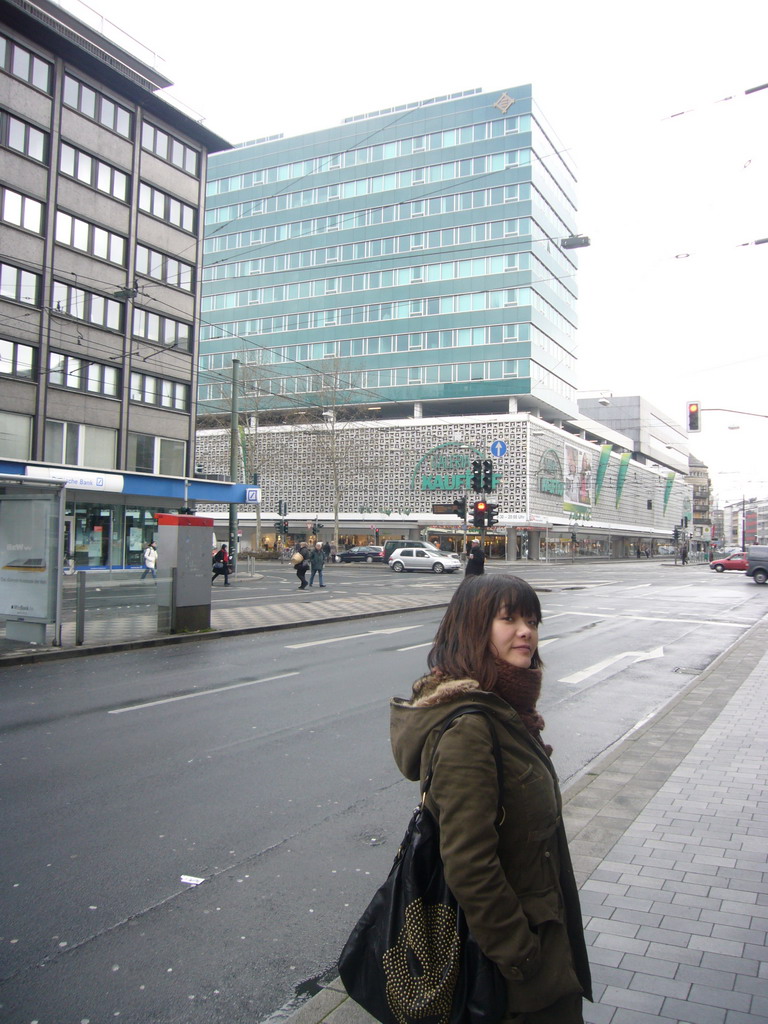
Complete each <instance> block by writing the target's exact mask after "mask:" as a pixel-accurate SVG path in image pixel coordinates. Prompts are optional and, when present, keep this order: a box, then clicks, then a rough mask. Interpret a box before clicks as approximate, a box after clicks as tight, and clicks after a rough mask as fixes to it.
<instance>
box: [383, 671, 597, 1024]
mask: <svg viewBox="0 0 768 1024" xmlns="http://www.w3.org/2000/svg"><path fill="white" fill-rule="evenodd" d="M425 681H426V682H427V683H428V685H426V686H424V685H423V684H424V682H425ZM417 688H418V689H417V692H418V693H419V697H418V698H417V699H415V700H413V701H406V700H403V699H400V698H394V699H393V700H392V702H391V706H390V710H391V740H392V749H393V752H394V756H395V761H396V762H397V765H398V767H399V768H400V770H401V771H402V773H403V775H405V777H406V778H408V779H411V780H413V781H416V780H417V779H418V780H420V781H421V784H422V788H423V782H424V773H425V770H426V767H427V765H428V763H429V759H430V757H431V755H432V751H433V747H434V744H435V740H436V737H437V733H438V732H439V728H440V726H441V724H442V723H443V721H444V720H445V719H446V718H447V717H448V716H449V715H450V714H452V713H453V712H454V711H456V710H457V709H458V708H460V707H463V706H468V705H475V706H478V705H480V706H482V707H483V708H484V709H486V710H487V711H489V712H490V714H491V715H492V717H493V722H494V727H495V729H496V734H497V736H498V739H499V744H500V747H501V752H502V762H503V769H504V794H503V804H504V817H503V819H502V821H501V824H499V825H498V827H497V822H496V818H497V809H498V784H497V776H496V763H495V760H494V756H493V747H492V744H491V738H490V732H489V727H488V722H487V720H486V719H485V717H484V716H481V715H465V716H464V717H461V718H458V719H457V720H456V721H455V722H454V723H453V724H452V725H451V726H450V727H449V728H448V730H447V731H446V733H445V734H444V735H443V738H442V739H441V741H440V743H439V746H438V748H437V751H436V753H435V757H434V763H433V764H434V767H433V778H432V785H431V788H430V790H429V793H428V796H427V807H428V808H429V810H430V812H431V813H432V814H433V815H434V816H435V818H436V819H437V821H438V823H439V826H440V852H441V856H442V859H443V864H444V867H445V875H446V881H447V882H448V885H449V886H450V888H451V890H452V891H453V894H454V896H455V897H456V899H457V900H458V902H459V905H460V906H461V907H462V909H463V910H464V913H465V915H466V917H467V923H468V925H469V928H470V931H471V932H472V934H473V935H474V937H475V939H476V940H477V942H478V944H479V946H480V948H481V949H482V950H483V951H484V953H485V954H486V955H487V956H488V957H490V959H491V960H493V961H494V962H495V963H497V964H498V966H499V968H500V969H501V972H502V974H503V975H504V977H505V978H506V980H507V989H508V993H509V1012H510V1013H525V1012H530V1011H533V1010H540V1009H543V1008H545V1007H547V1006H550V1005H552V1004H553V1003H555V1002H556V1001H557V1000H559V999H561V998H562V997H564V996H568V995H577V994H578V993H582V994H583V995H584V996H586V997H587V998H589V999H591V998H592V993H591V985H590V974H589V965H588V962H587V955H586V947H585V943H584V936H583V930H582V921H581V911H580V908H579V899H578V890H577V887H576V883H575V880H574V877H573V869H572V866H571V861H570V856H569V853H568V846H567V842H566V837H565V831H564V828H563V823H562V818H561V810H562V804H561V799H560V791H559V788H558V784H557V777H556V775H555V772H554V768H553V767H552V763H551V761H550V760H549V758H548V757H547V754H546V753H545V751H544V748H543V747H542V745H541V744H540V743H539V742H537V741H536V740H535V739H534V737H533V736H532V735H531V734H530V732H529V731H528V730H527V729H526V727H525V725H524V724H523V722H522V720H521V719H520V718H519V716H518V715H517V713H516V712H515V711H514V710H513V709H512V708H511V707H510V705H509V704H507V702H506V701H504V700H502V699H501V698H500V697H498V696H497V695H496V694H493V693H488V692H485V691H483V690H481V689H480V686H479V684H478V683H477V682H475V681H474V680H472V679H464V680H456V679H447V680H441V679H436V678H435V677H427V680H420V681H419V684H417ZM580 1020H581V1017H580V1016H579V1017H574V1018H573V1021H580ZM563 1024H571V1020H570V1019H569V1020H568V1021H565V1020H564V1021H563Z"/></svg>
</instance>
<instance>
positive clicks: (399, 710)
mask: <svg viewBox="0 0 768 1024" xmlns="http://www.w3.org/2000/svg"><path fill="white" fill-rule="evenodd" d="M465 704H482V705H483V707H484V708H486V709H487V710H488V711H490V712H491V713H492V714H493V715H494V717H496V718H498V719H499V720H500V721H502V722H503V723H504V724H505V725H506V726H507V728H510V729H513V730H514V731H515V732H517V731H519V732H520V734H521V736H522V737H523V738H524V742H526V743H528V742H529V737H528V735H527V729H526V728H525V726H524V725H523V724H522V722H521V721H520V718H519V717H518V715H517V714H516V713H515V711H514V710H513V709H512V708H511V707H510V706H509V704H507V702H506V701H505V700H502V699H501V697H498V696H496V694H495V693H488V692H487V691H485V690H482V689H481V688H480V683H478V682H477V680H476V679H448V678H445V677H444V676H441V675H440V674H439V673H430V674H428V675H425V676H422V677H421V678H420V679H417V680H416V682H415V683H414V684H413V695H412V697H411V698H410V699H406V698H404V697H393V698H392V700H391V701H390V704H389V708H390V739H391V742H392V753H393V755H394V758H395V762H396V764H397V766H398V768H399V769H400V771H401V772H402V773H403V775H404V776H405V777H406V779H411V780H412V781H414V782H415V781H417V780H418V778H419V772H420V767H421V760H422V752H423V750H424V745H425V743H426V742H427V738H428V737H429V735H430V733H431V732H432V731H433V730H434V729H436V728H438V726H440V725H441V724H442V722H443V721H444V719H445V718H446V716H447V715H448V714H449V713H450V712H451V711H455V710H456V708H458V707H461V706H462V705H465Z"/></svg>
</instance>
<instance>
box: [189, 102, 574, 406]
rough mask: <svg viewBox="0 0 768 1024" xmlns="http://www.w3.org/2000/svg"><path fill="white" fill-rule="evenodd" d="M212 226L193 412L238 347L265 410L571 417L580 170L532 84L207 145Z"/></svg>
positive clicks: (212, 396) (224, 388)
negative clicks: (210, 148) (401, 408)
mask: <svg viewBox="0 0 768 1024" xmlns="http://www.w3.org/2000/svg"><path fill="white" fill-rule="evenodd" d="M404 111H405V112H404ZM205 220H206V227H205V231H206V237H205V246H204V251H205V255H204V270H203V305H202V310H203V318H202V326H201V332H200V339H201V345H200V352H201V359H200V371H201V372H200V377H199V387H198V399H199V403H200V404H199V411H200V412H201V413H206V412H208V413H216V412H226V411H227V410H228V409H229V403H230V387H231V384H230V380H228V374H227V371H228V369H229V368H230V367H231V360H232V358H233V357H236V358H238V359H239V360H240V361H241V364H242V371H241V376H242V380H243V388H244V392H245V395H246V396H248V395H249V394H258V405H259V407H260V408H262V409H265V410H280V411H285V412H288V411H289V410H292V409H296V408H299V409H300V408H311V407H315V408H317V406H318V405H320V406H322V405H324V404H325V405H327V404H329V403H328V400H327V395H328V392H329V391H333V393H334V401H333V404H334V405H339V404H342V405H346V406H348V407H352V408H355V407H366V406H371V405H379V404H380V403H382V402H388V403H400V404H401V405H402V404H407V403H412V404H414V405H418V407H419V412H418V415H422V414H423V415H440V414H441V413H442V412H444V411H449V409H450V411H460V412H463V413H481V412H483V411H484V410H485V409H487V408H490V406H489V405H488V403H489V402H492V403H495V404H494V405H493V408H494V409H495V410H496V411H498V410H499V408H500V407H499V404H498V403H499V402H500V401H501V402H503V401H504V400H505V399H512V398H513V397H514V402H515V406H514V407H515V408H521V409H530V410H534V411H537V412H541V413H543V414H544V415H547V416H548V417H550V416H569V415H573V414H575V411H576V404H575V387H574V384H575V380H574V377H575V373H574V366H575V340H574V339H575V330H576V315H575V306H576V287H575V273H576V261H575V258H574V255H573V252H572V251H570V250H568V251H564V250H563V249H562V248H561V246H560V244H559V243H560V240H561V239H562V238H564V237H567V236H568V235H571V234H574V233H575V232H576V223H575V202H574V177H573V174H572V172H571V170H570V168H569V167H568V165H567V164H566V162H565V161H564V159H563V158H562V156H561V155H559V154H558V153H557V146H556V145H554V144H553V143H552V142H551V141H550V140H549V139H548V138H547V135H546V133H545V131H544V129H543V128H542V127H541V126H540V124H539V123H538V121H537V118H536V114H535V113H534V110H533V100H532V95H531V88H530V86H521V87H518V88H513V89H508V90H506V91H502V92H500V93H482V92H473V93H470V94H464V95H459V96H457V97H442V98H439V99H437V100H432V101H426V102H424V103H417V104H413V105H411V106H409V107H408V108H407V109H406V108H400V109H398V110H397V111H390V112H378V113H376V114H374V115H370V116H363V117H359V118H354V119H350V120H349V121H347V122H345V123H344V124H342V125H341V126H339V127H337V128H334V129H331V130H328V131H321V132H314V133H312V134H309V135H304V136H298V137H295V138H287V139H275V140H269V141H265V142H263V143H252V144H245V145H244V146H242V147H238V148H237V149H233V150H229V151H227V152H224V153H219V154H214V155H212V156H211V158H210V161H209V173H208V186H207V204H206V215H205ZM465 347H466V348H469V347H471V349H472V351H471V354H470V353H469V352H466V354H464V353H462V352H461V351H457V349H458V350H460V349H462V348H465ZM246 406H247V401H246Z"/></svg>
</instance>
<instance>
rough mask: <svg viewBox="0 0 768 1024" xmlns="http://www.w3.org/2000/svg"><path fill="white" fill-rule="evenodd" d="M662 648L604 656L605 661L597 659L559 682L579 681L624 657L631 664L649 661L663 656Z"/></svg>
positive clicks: (572, 682)
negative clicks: (595, 662)
mask: <svg viewBox="0 0 768 1024" xmlns="http://www.w3.org/2000/svg"><path fill="white" fill-rule="evenodd" d="M663 657H664V648H663V647H654V648H653V650H651V651H622V653H621V654H614V655H613V656H612V657H610V658H606V659H605V661H598V663H597V664H596V665H590V666H589V668H585V669H582V671H581V672H574V673H573V675H571V676H565V678H564V679H561V680H560V682H561V683H571V684H573V685H575V684H576V683H581V682H583V681H584V680H585V679H588V678H589V677H590V676H594V675H596V674H597V673H598V672H602V671H603V669H604V668H609V667H610V666H611V665H615V664H616V662H617V661H623V659H624V658H631V659H632V664H633V665H634V664H635V662H638V661H649V660H650V659H651V658H663Z"/></svg>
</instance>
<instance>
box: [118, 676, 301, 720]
mask: <svg viewBox="0 0 768 1024" xmlns="http://www.w3.org/2000/svg"><path fill="white" fill-rule="evenodd" d="M297 675H299V673H298V672H282V673H281V674H280V675H279V676H265V677H264V678H263V679H249V680H248V682H246V683H231V684H230V685H229V686H217V687H216V688H215V689H213V690H197V691H196V692H195V693H183V694H181V695H180V696H179V697H164V698H163V699H162V700H149V701H147V703H146V704H134V705H133V707H130V708H115V709H114V710H113V711H108V712H107V714H108V715H122V714H125V712H126V711H143V710H144V708H156V707H157V706H158V705H159V704H173V703H174V701H177V700H189V699H190V698H191V697H207V696H209V695H210V694H212V693H223V692H224V691H225V690H238V689H240V687H241V686H256V685H257V683H271V682H273V680H275V679H288V677H289V676H297Z"/></svg>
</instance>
